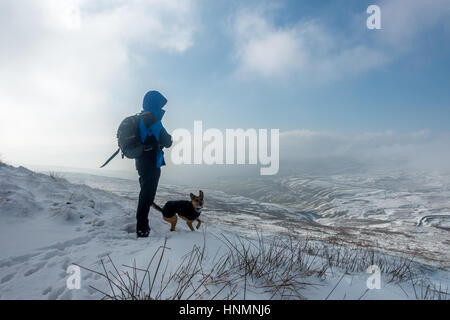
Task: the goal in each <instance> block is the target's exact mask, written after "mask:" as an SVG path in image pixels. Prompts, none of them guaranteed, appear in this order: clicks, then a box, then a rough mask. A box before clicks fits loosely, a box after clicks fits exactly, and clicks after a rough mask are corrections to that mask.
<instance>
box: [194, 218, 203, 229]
mask: <svg viewBox="0 0 450 320" xmlns="http://www.w3.org/2000/svg"><path fill="white" fill-rule="evenodd" d="M195 220H197V227H196V228H197V229H199V228H200V225H201V224H202V220H200V219H199V218H197V219H195Z"/></svg>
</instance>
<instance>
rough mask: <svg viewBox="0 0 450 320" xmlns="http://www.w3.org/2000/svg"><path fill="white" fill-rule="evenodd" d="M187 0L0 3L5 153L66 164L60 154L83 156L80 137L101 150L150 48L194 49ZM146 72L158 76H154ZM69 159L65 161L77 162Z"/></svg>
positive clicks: (191, 5)
mask: <svg viewBox="0 0 450 320" xmlns="http://www.w3.org/2000/svg"><path fill="white" fill-rule="evenodd" d="M195 6H196V3H195V1H194V0H192V1H189V0H188V1H184V0H180V1H177V0H169V1H167V0H145V1H144V0H127V1H117V0H116V1H109V0H108V1H106V0H105V1H103V0H101V1H91V0H64V1H60V0H39V1H26V0H9V1H1V2H0V70H1V72H0V149H2V153H3V154H4V156H5V157H7V158H15V159H17V160H18V161H28V162H35V163H41V162H48V159H49V158H51V159H52V161H54V163H57V164H62V162H63V163H66V164H69V163H70V161H71V160H70V159H69V160H68V159H67V156H66V155H67V153H70V152H74V150H77V152H80V153H83V152H84V151H85V150H84V149H83V148H85V147H86V146H87V145H88V144H89V145H90V147H91V148H93V146H94V145H103V146H104V147H103V148H104V149H103V152H105V153H104V154H106V153H107V152H109V151H106V150H109V148H110V147H111V142H114V136H113V134H112V133H113V132H114V131H115V129H116V125H114V123H115V122H117V121H119V120H120V119H117V118H114V117H115V115H116V114H117V112H116V113H115V112H114V110H117V109H119V110H120V108H126V107H131V108H133V106H130V105H129V102H130V101H129V100H127V99H126V98H129V95H130V92H129V91H130V90H133V88H136V87H138V86H139V85H141V87H142V84H140V83H138V81H139V80H140V79H141V78H142V74H137V71H136V70H139V69H140V68H141V67H148V66H150V69H151V65H152V56H153V55H154V54H155V55H156V54H158V53H165V54H180V53H183V52H184V51H186V50H188V49H189V48H190V47H192V46H193V42H194V32H195V29H196V22H195V21H196V16H195V15H196V7H195ZM136 49H138V50H136ZM147 69H149V68H147ZM146 79H147V81H148V82H149V84H157V83H158V77H157V76H155V75H151V74H150V75H148V76H146ZM144 93H145V92H141V93H140V94H142V95H143V94H144ZM113 97H114V98H113ZM117 97H124V99H123V100H121V101H118V100H117ZM140 99H141V97H139V98H137V99H136V102H138V101H140ZM138 108H139V105H136V106H134V109H133V110H135V111H138ZM132 112H134V111H131V110H130V112H129V113H132ZM119 113H120V112H119ZM119 117H123V115H120V116H119ZM108 118H109V119H111V118H114V121H106V120H108ZM108 144H109V148H108V147H107V145H108ZM47 149H49V152H48V153H47V154H42V153H41V152H40V151H41V150H47ZM69 149H70V150H69ZM105 149H106V150H105ZM73 158H74V160H73V163H71V165H76V164H78V165H82V164H81V163H79V162H77V161H79V159H76V158H78V157H76V156H75V157H73ZM84 165H86V164H84Z"/></svg>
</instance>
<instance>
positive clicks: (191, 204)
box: [152, 190, 204, 231]
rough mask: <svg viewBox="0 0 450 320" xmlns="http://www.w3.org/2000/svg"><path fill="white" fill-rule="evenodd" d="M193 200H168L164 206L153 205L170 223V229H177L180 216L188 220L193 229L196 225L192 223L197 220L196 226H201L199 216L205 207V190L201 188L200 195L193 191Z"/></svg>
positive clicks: (190, 227) (187, 222)
mask: <svg viewBox="0 0 450 320" xmlns="http://www.w3.org/2000/svg"><path fill="white" fill-rule="evenodd" d="M190 196H191V201H187V200H179V201H167V202H166V204H165V205H164V207H163V208H161V207H159V206H158V205H157V204H155V203H153V204H152V207H153V208H154V209H156V210H158V211H159V212H161V213H162V215H163V219H164V221H167V222H169V223H170V231H175V226H176V225H177V221H178V218H177V214H178V216H179V217H180V218H181V219H183V220H186V224H187V225H188V227H189V229H191V230H192V231H195V230H194V227H193V226H192V223H193V222H194V221H197V226H196V228H197V229H198V228H200V225H201V223H202V222H201V220H200V219H199V218H198V217H199V216H200V213H201V211H202V208H203V202H204V201H203V191H202V190H200V193H199V196H196V195H195V194H193V193H191V195H190Z"/></svg>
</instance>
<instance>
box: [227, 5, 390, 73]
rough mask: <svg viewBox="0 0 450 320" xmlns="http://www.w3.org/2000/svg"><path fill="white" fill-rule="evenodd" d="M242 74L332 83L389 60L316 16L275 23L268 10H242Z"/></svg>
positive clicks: (238, 45)
mask: <svg viewBox="0 0 450 320" xmlns="http://www.w3.org/2000/svg"><path fill="white" fill-rule="evenodd" d="M233 28H234V36H235V54H234V58H235V61H236V62H237V64H238V72H239V75H240V76H245V75H252V74H253V75H256V76H260V77H263V78H271V77H278V78H280V77H284V76H292V75H294V76H297V77H300V78H307V79H308V80H311V79H314V80H319V79H320V81H329V80H334V79H337V78H340V77H342V76H345V75H353V74H357V73H360V72H363V71H366V70H370V69H372V68H375V67H377V66H380V65H382V64H384V63H385V62H386V61H388V57H387V56H385V55H384V54H383V53H382V52H379V51H376V50H373V49H372V48H369V47H366V46H364V45H345V44H346V43H347V42H348V41H347V40H345V39H344V38H343V37H340V36H338V37H336V35H335V34H333V33H332V32H330V31H329V30H327V28H326V27H325V26H324V25H322V24H321V23H319V22H318V21H315V20H307V21H298V22H297V23H295V24H293V25H289V26H284V27H282V26H276V25H275V24H274V23H273V22H271V21H270V19H269V17H268V14H267V13H266V11H265V10H256V11H251V12H250V11H243V12H241V13H239V14H238V15H237V17H236V19H235V20H234V27H233Z"/></svg>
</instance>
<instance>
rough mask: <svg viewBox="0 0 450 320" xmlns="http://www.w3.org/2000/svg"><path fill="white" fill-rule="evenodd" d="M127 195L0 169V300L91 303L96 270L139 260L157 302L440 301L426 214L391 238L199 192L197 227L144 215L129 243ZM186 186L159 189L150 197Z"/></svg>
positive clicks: (438, 252) (113, 184) (109, 185)
mask: <svg viewBox="0 0 450 320" xmlns="http://www.w3.org/2000/svg"><path fill="white" fill-rule="evenodd" d="M66 179H67V180H66ZM68 180H70V181H71V182H69V181H68ZM296 184H297V185H298V184H299V183H298V182H297V183H296ZM88 185H89V186H88ZM137 188H138V186H137V182H136V181H131V180H125V179H116V178H105V177H98V176H92V175H81V174H69V173H67V174H64V178H61V177H58V175H46V174H41V173H36V172H33V171H30V170H28V169H26V168H23V167H19V168H15V167H12V166H8V165H2V164H0V242H1V245H0V299H100V298H102V297H104V294H108V295H114V294H117V292H116V293H114V292H112V290H111V287H110V285H109V283H108V281H106V280H105V279H104V278H103V277H102V276H101V273H104V272H103V271H104V269H103V266H105V269H106V270H107V271H111V273H109V274H110V275H111V274H116V273H115V271H117V272H118V274H120V275H122V276H123V277H125V275H126V272H130V270H133V266H136V267H137V268H138V269H139V270H145V269H146V268H147V266H148V265H149V263H150V262H152V263H151V264H150V267H149V272H150V273H151V274H152V275H156V276H155V279H157V280H156V281H153V283H150V282H149V284H148V286H147V285H146V283H147V281H145V284H144V285H143V286H144V290H145V291H146V292H147V293H148V291H149V287H153V288H152V289H153V291H152V294H151V297H152V298H157V299H158V298H168V297H181V298H185V299H186V298H189V299H211V298H215V299H230V298H236V299H243V298H246V299H271V298H273V299H282V298H283V299H300V298H306V299H326V298H328V299H359V298H363V299H394V298H398V299H415V298H434V299H436V298H444V299H448V298H449V296H448V295H447V288H448V285H449V284H450V278H449V260H450V259H449V250H448V248H449V244H450V242H449V232H448V230H447V229H445V228H446V227H442V226H441V227H440V228H435V227H432V225H433V224H435V222H433V220H434V221H436V219H438V218H437V217H436V218H435V219H433V217H424V218H423V219H422V221H421V223H420V224H421V225H424V226H425V228H424V227H419V226H417V225H415V226H412V225H411V226H409V227H408V228H409V229H408V234H406V233H405V232H404V230H403V231H399V232H398V234H396V233H395V232H383V229H381V228H379V224H378V228H377V227H376V224H374V226H369V227H367V226H366V227H365V228H361V227H360V226H357V227H350V226H333V225H332V224H327V223H323V222H321V220H322V219H324V217H321V216H320V215H318V214H317V213H315V212H313V210H299V209H298V208H295V206H292V205H291V206H290V205H282V204H280V203H274V202H272V203H269V201H256V200H252V199H251V198H250V197H249V198H247V197H243V196H231V195H229V194H226V193H224V192H221V191H216V190H208V189H203V190H204V191H205V199H206V202H205V211H204V213H202V217H203V220H204V222H205V223H204V224H203V225H202V228H201V230H199V231H196V232H191V231H189V230H188V228H187V226H186V224H185V223H184V222H183V221H180V222H179V223H178V225H177V230H176V232H173V233H170V232H169V231H168V230H169V226H168V225H167V224H166V223H165V222H163V221H162V219H161V216H160V213H158V212H154V211H152V212H151V213H150V224H151V227H152V231H151V234H150V237H149V238H148V239H136V236H135V230H134V228H135V218H134V215H135V208H136V202H137V200H136V197H137ZM197 191H198V190H189V189H186V188H184V187H180V186H168V185H162V186H160V188H159V190H158V195H157V199H156V202H158V203H159V204H163V203H164V202H165V201H167V200H169V199H171V200H176V199H186V198H187V196H188V194H189V192H197ZM368 196H370V195H368ZM444 219H446V218H444ZM438 220H439V221H442V219H438ZM416 222H417V221H416ZM427 226H429V227H427ZM427 228H428V229H427ZM413 229H414V230H413ZM430 229H431V230H432V231H429V230H430ZM363 231H364V232H363ZM430 236H432V238H431V240H430ZM425 238H428V240H425ZM165 239H167V243H166V246H165V248H164V250H163V249H162V247H161V246H163V244H164V243H165V241H166V240H165ZM402 241H404V243H403V242H402ZM431 242H434V246H431ZM342 244H344V245H345V246H342ZM371 248H373V249H375V251H372V250H370V249H371ZM163 251H164V253H163V255H162V256H161V253H162V252H163ZM378 251H384V252H385V253H380V252H378ZM155 253H156V254H155ZM276 253H279V254H278V255H277V254H276ZM386 253H387V254H386ZM152 257H153V260H152ZM263 257H265V258H263ZM271 257H272V258H273V259H272V258H271ZM274 257H276V258H274ZM280 257H281V258H280ZM160 258H161V264H160V268H158V265H159V264H158V263H157V262H158V261H159V260H158V259H160ZM411 260H413V261H411ZM113 263H114V264H113ZM73 264H75V265H79V266H81V267H83V268H84V269H82V270H81V276H82V277H81V289H79V290H76V289H75V290H70V289H68V288H67V285H66V281H67V278H68V277H69V274H68V273H67V268H68V267H69V266H70V265H73ZM373 264H375V265H378V266H379V267H380V269H381V271H382V273H381V289H379V290H377V289H374V290H368V288H367V283H366V281H367V279H368V278H369V276H370V274H368V273H366V269H367V267H368V266H370V265H373ZM250 266H252V267H250ZM114 268H118V269H119V270H115V269H114ZM130 268H131V269H130ZM87 269H90V270H92V271H89V270H87ZM135 270H136V269H135ZM93 271H96V272H99V273H100V274H97V273H96V272H93ZM181 273H183V274H184V277H180V274H181ZM170 275H172V277H171V276H170ZM173 275H176V276H173ZM186 275H187V276H186ZM191 276H192V277H191ZM186 279H188V280H186ZM287 279H289V281H290V282H289V283H288V284H287V285H285V286H284V287H283V286H282V287H283V288H282V289H281V287H280V285H281V284H282V283H284V284H286V281H287ZM283 281H284V282H283ZM143 283H144V282H143ZM180 288H181V289H180ZM117 290H118V289H117V288H116V291H117ZM100 291H101V292H103V293H104V294H102V293H100ZM128 298H129V297H128Z"/></svg>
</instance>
